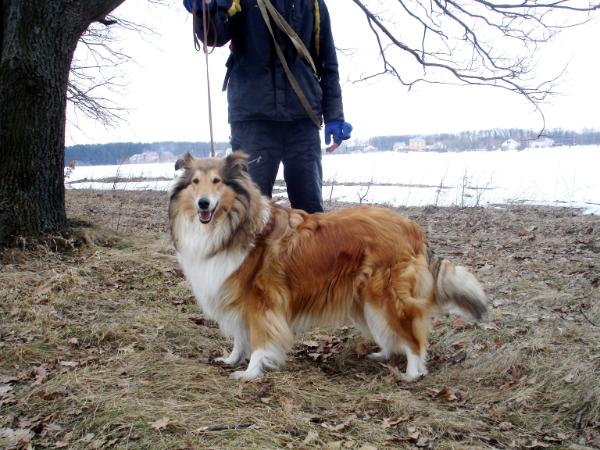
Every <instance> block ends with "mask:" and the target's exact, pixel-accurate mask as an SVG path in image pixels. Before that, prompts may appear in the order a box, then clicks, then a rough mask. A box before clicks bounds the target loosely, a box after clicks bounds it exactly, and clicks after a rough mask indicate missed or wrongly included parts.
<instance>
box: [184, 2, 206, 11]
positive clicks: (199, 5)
mask: <svg viewBox="0 0 600 450" xmlns="http://www.w3.org/2000/svg"><path fill="white" fill-rule="evenodd" d="M195 2H196V4H195V6H196V11H195V12H200V11H202V5H206V6H208V5H210V3H211V0H195ZM183 6H185V9H187V10H188V12H190V13H191V12H192V8H193V7H194V0H183Z"/></svg>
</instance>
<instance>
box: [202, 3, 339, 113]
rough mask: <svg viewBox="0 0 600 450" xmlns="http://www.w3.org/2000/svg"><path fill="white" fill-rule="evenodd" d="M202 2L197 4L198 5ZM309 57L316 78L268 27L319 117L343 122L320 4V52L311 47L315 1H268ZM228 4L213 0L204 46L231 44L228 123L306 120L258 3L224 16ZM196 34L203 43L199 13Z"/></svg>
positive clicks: (328, 26) (289, 45) (286, 42)
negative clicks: (291, 29)
mask: <svg viewBox="0 0 600 450" xmlns="http://www.w3.org/2000/svg"><path fill="white" fill-rule="evenodd" d="M200 1H201V0H198V2H200ZM271 2H272V3H273V6H274V7H275V8H277V10H278V11H279V12H280V13H281V15H282V16H283V17H284V18H285V19H286V21H287V22H288V23H289V24H290V26H291V27H292V28H293V29H294V30H295V31H296V33H297V34H298V36H299V37H300V38H301V39H302V41H303V42H304V45H305V46H306V48H307V49H308V50H309V51H310V52H311V55H312V57H313V60H314V62H315V66H316V69H317V75H315V74H314V72H313V71H312V68H311V67H310V66H309V65H308V63H306V61H304V59H303V58H302V57H301V56H299V55H298V53H297V52H296V49H295V48H294V46H293V45H292V43H291V41H290V39H289V37H288V36H287V35H285V34H284V33H282V32H281V31H280V30H279V29H278V28H277V26H276V25H275V24H272V28H273V31H274V33H275V37H276V39H277V41H278V43H279V46H280V47H281V49H282V50H283V53H284V55H285V57H286V61H287V63H288V65H289V67H290V69H291V71H292V73H293V74H294V76H295V77H296V79H297V81H298V83H299V85H300V87H301V88H302V91H303V92H304V95H305V96H306V98H307V99H308V101H309V103H310V105H311V107H312V109H313V111H314V112H315V114H316V115H317V117H321V116H323V118H324V120H325V121H330V120H344V112H343V107H342V93H341V88H340V83H339V73H338V63H337V56H336V53H335V46H334V43H333V36H332V33H331V24H330V20H329V12H328V11H327V7H326V6H325V3H324V1H323V0H318V5H319V8H318V12H319V14H320V21H319V25H320V36H319V52H318V55H317V51H316V43H315V0H271ZM231 5H232V0H213V2H212V4H211V7H210V19H211V21H212V24H211V25H210V26H209V27H208V29H209V31H210V32H209V35H208V44H209V45H216V46H222V45H225V44H226V43H227V42H229V41H231V45H230V48H231V55H230V58H229V60H228V62H227V65H228V75H227V78H226V81H225V82H226V85H227V100H228V103H229V122H236V121H245V120H274V121H292V120H304V119H307V118H308V115H307V113H306V111H305V110H304V108H303V107H302V105H301V104H300V101H299V100H298V98H297V96H296V94H295V92H294V91H293V89H292V86H291V85H290V82H289V81H288V79H287V76H286V74H285V72H284V70H283V67H282V66H281V62H280V61H279V58H278V57H277V53H276V52H275V48H274V46H273V41H272V38H271V35H270V34H269V31H268V29H267V27H266V25H265V23H264V20H263V17H262V15H261V13H260V9H259V8H258V5H257V4H256V0H239V6H241V11H240V12H236V13H235V14H232V15H231V16H229V15H228V12H227V11H228V9H229V8H230V7H231ZM197 16H198V17H197V21H196V22H197V27H198V28H197V29H196V34H197V36H198V37H199V38H200V39H203V37H204V33H203V31H202V13H198V14H197Z"/></svg>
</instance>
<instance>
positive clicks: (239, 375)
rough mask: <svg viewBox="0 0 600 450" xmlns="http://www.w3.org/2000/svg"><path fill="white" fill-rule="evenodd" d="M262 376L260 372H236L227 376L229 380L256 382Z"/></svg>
mask: <svg viewBox="0 0 600 450" xmlns="http://www.w3.org/2000/svg"><path fill="white" fill-rule="evenodd" d="M261 376H262V372H258V371H249V370H236V371H235V372H232V373H231V375H229V379H230V380H239V381H249V380H256V379H257V378H260V377H261Z"/></svg>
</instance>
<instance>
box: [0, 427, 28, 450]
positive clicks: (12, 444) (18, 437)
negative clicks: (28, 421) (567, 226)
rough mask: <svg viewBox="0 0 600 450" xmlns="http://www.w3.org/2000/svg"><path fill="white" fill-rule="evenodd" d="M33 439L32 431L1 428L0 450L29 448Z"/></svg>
mask: <svg viewBox="0 0 600 450" xmlns="http://www.w3.org/2000/svg"><path fill="white" fill-rule="evenodd" d="M32 438H33V432H32V431H31V430H24V429H18V430H13V429H12V428H0V448H28V447H29V443H30V442H31V439H32Z"/></svg>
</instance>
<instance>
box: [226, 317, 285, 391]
mask: <svg viewBox="0 0 600 450" xmlns="http://www.w3.org/2000/svg"><path fill="white" fill-rule="evenodd" d="M251 317H252V320H251V321H250V323H249V324H248V325H249V329H250V346H251V349H252V354H251V355H250V362H249V363H248V368H247V369H246V370H243V371H237V372H233V373H232V374H231V376H230V378H231V379H233V380H254V379H255V378H259V377H260V376H262V374H263V373H264V372H265V370H268V369H277V368H279V367H281V366H283V364H284V363H285V355H286V353H287V351H288V349H290V348H291V346H292V342H293V338H294V335H293V333H292V330H291V329H290V327H289V326H288V323H287V321H286V320H285V315H284V314H283V313H279V314H278V313H276V312H274V311H272V310H267V311H260V312H258V313H255V314H253V315H251Z"/></svg>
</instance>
